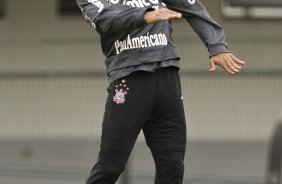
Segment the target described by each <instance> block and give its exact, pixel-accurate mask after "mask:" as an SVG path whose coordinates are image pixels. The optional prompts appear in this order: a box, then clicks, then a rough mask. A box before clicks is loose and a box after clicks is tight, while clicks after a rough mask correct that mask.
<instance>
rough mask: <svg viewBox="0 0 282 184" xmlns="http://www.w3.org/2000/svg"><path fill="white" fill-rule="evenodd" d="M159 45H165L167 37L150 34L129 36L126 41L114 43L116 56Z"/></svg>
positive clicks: (160, 34)
mask: <svg viewBox="0 0 282 184" xmlns="http://www.w3.org/2000/svg"><path fill="white" fill-rule="evenodd" d="M160 45H167V37H166V35H165V34H162V33H159V34H152V35H150V34H149V33H147V35H144V36H139V37H134V38H131V37H130V35H128V36H127V39H124V40H122V41H119V40H117V41H116V42H115V49H116V54H120V53H121V52H122V51H124V50H130V49H138V48H147V47H156V46H160Z"/></svg>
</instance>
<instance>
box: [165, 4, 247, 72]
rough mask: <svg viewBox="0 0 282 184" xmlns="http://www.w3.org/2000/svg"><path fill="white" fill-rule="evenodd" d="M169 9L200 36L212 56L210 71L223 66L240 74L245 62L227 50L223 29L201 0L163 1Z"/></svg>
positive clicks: (226, 69) (228, 70)
mask: <svg viewBox="0 0 282 184" xmlns="http://www.w3.org/2000/svg"><path fill="white" fill-rule="evenodd" d="M163 1H164V2H165V4H166V5H167V7H168V8H169V9H171V10H174V11H176V12H180V13H181V14H182V16H183V17H184V18H185V19H186V21H187V22H188V23H189V24H190V25H191V27H192V28H193V29H194V30H195V32H196V33H197V34H198V35H199V37H200V38H201V40H202V41H203V43H204V44H205V46H206V47H207V48H208V51H209V55H210V65H211V67H210V71H211V72H213V71H215V69H216V65H219V66H221V67H222V68H223V69H224V70H225V71H227V72H228V73H230V74H235V73H238V72H239V71H240V70H241V68H242V67H241V65H243V64H244V63H245V62H244V61H241V60H240V59H238V58H236V57H235V56H234V55H232V54H231V53H229V51H228V50H227V43H226V41H225V35H224V30H223V28H222V27H221V26H220V25H219V24H217V23H216V22H215V21H214V20H213V19H212V18H211V17H210V15H209V13H208V12H207V10H206V9H205V7H204V6H203V5H202V3H201V2H200V1H199V0H163Z"/></svg>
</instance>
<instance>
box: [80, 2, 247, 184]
mask: <svg viewBox="0 0 282 184" xmlns="http://www.w3.org/2000/svg"><path fill="white" fill-rule="evenodd" d="M76 1H77V4H78V6H79V7H80V8H81V11H82V13H83V15H84V17H85V19H86V20H87V21H88V22H90V24H91V25H92V26H94V27H95V28H96V30H97V32H98V33H99V34H100V36H101V46H102V51H103V53H104V55H105V56H106V61H105V63H106V66H107V74H108V77H109V83H110V84H109V87H108V98H107V102H106V107H105V114H104V120H103V125H102V137H101V145H100V152H99V156H98V159H97V162H96V164H95V166H94V167H93V169H92V171H91V174H90V176H89V178H88V179H87V181H86V183H87V184H114V183H115V182H116V180H117V179H118V177H119V176H120V174H121V173H122V171H123V170H124V167H125V165H126V162H127V159H128V157H129V155H130V152H131V150H132V148H133V146H134V143H135V141H136V138H137V136H138V134H139V133H140V131H141V130H143V132H144V135H145V138H146V143H147V145H148V147H149V148H150V150H151V152H152V155H153V158H154V161H155V164H156V178H155V183H156V184H181V183H182V180H183V172H184V165H183V160H184V154H185V148H186V125H185V116H184V109H183V101H182V96H181V86H180V80H179V75H178V70H179V63H178V61H179V59H180V55H179V53H178V51H177V49H176V46H175V44H174V41H173V40H172V38H171V24H170V22H171V19H180V18H181V17H184V18H185V19H186V20H187V22H188V23H189V24H190V25H191V26H192V28H193V29H194V30H195V31H196V33H197V34H198V35H199V37H200V38H201V39H202V41H203V42H204V44H205V45H206V47H207V48H208V51H209V54H210V65H211V68H210V71H215V69H216V65H219V66H221V67H222V68H223V69H224V70H226V71H227V72H228V73H230V74H236V73H238V72H239V71H240V69H241V65H242V64H244V62H243V61H241V60H239V59H237V58H236V57H235V56H233V55H232V54H231V53H229V51H228V50H227V44H226V42H225V39H224V32H223V29H222V28H221V27H220V26H219V25H218V24H217V23H216V22H215V21H214V20H212V19H211V17H210V16H209V14H208V13H207V11H206V10H205V8H204V6H203V5H202V4H201V3H200V1H198V0H163V1H162V2H161V1H159V0H76Z"/></svg>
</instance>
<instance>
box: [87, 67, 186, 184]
mask: <svg viewBox="0 0 282 184" xmlns="http://www.w3.org/2000/svg"><path fill="white" fill-rule="evenodd" d="M108 92H109V95H108V98H107V102H106V107H105V114H104V121H103V125H102V137H101V145H100V153H99V157H98V160H97V163H96V164H95V166H94V167H93V169H92V171H91V174H90V176H89V178H88V180H87V182H86V183H87V184H114V183H115V182H116V180H117V179H118V177H119V175H120V174H121V173H122V171H123V170H124V168H125V165H126V162H127V159H128V157H129V155H130V153H131V151H132V148H133V146H134V143H135V141H136V139H137V137H138V134H139V133H140V131H141V130H143V132H144V135H145V138H146V142H147V145H148V146H149V148H150V149H151V152H152V155H153V157H154V160H155V163H156V184H181V183H182V178H183V170H184V165H183V160H184V154H185V148H186V124H185V116H184V109H183V101H182V94H181V86H180V80H179V75H178V69H177V68H174V67H167V68H162V69H158V70H156V71H155V72H145V71H138V72H134V73H132V74H131V75H128V76H127V77H125V78H122V79H119V80H116V81H114V82H112V83H111V84H110V86H109V88H108ZM117 92H120V93H117ZM122 93H125V94H124V95H122Z"/></svg>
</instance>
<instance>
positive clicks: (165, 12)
mask: <svg viewBox="0 0 282 184" xmlns="http://www.w3.org/2000/svg"><path fill="white" fill-rule="evenodd" d="M181 17H182V15H181V13H178V12H175V11H172V10H169V9H167V8H160V9H158V10H155V11H148V12H146V13H145V15H144V19H145V21H146V23H147V24H155V23H158V22H161V21H165V20H170V19H180V18H181Z"/></svg>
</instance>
